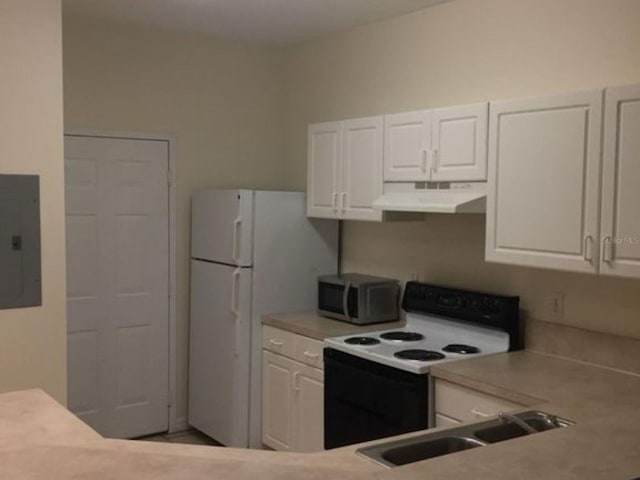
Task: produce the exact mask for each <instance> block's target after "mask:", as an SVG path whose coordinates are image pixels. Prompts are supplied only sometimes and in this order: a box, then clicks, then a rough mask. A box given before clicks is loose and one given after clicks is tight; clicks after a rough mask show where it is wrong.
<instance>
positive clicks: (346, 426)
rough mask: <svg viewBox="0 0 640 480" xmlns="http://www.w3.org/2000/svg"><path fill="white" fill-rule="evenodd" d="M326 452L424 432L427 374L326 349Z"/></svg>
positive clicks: (426, 426)
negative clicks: (405, 434)
mask: <svg viewBox="0 0 640 480" xmlns="http://www.w3.org/2000/svg"><path fill="white" fill-rule="evenodd" d="M324 368H325V369H324V381H325V385H324V405H325V406H324V409H325V415H324V428H325V429H324V432H325V433H324V435H325V437H324V444H325V448H326V449H330V448H336V447H342V446H344V445H352V444H354V443H360V442H365V441H368V440H375V439H378V438H383V437H390V436H393V435H399V434H402V433H407V432H412V431H416V430H424V429H426V428H428V427H429V425H428V423H429V421H428V418H429V415H428V412H429V408H428V402H429V398H428V375H427V374H422V375H417V374H413V373H409V372H405V371H403V370H399V369H397V368H392V367H388V366H386V365H382V364H379V363H376V362H372V361H369V360H364V359H362V358H359V357H355V356H353V355H349V354H346V353H343V352H340V351H338V350H334V349H331V348H325V349H324Z"/></svg>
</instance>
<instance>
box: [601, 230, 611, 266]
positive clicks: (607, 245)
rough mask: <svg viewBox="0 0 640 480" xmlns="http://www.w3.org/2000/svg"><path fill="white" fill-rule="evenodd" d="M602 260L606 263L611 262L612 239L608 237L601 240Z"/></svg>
mask: <svg viewBox="0 0 640 480" xmlns="http://www.w3.org/2000/svg"><path fill="white" fill-rule="evenodd" d="M602 260H604V261H605V262H607V263H611V262H612V261H613V239H612V238H611V236H610V235H607V236H606V237H604V239H603V240H602Z"/></svg>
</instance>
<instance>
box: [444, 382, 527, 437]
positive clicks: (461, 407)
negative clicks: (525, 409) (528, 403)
mask: <svg viewBox="0 0 640 480" xmlns="http://www.w3.org/2000/svg"><path fill="white" fill-rule="evenodd" d="M434 388H435V394H434V402H435V405H434V407H435V416H436V424H435V426H436V427H450V426H456V425H459V424H461V423H466V422H472V421H475V420H481V419H483V418H485V417H493V416H495V415H497V414H498V413H499V412H507V411H509V410H515V409H516V408H519V407H521V406H522V405H519V404H517V403H514V402H510V401H508V400H504V399H502V398H497V397H494V396H492V395H487V394H486V393H482V392H478V391H477V390H473V389H470V388H467V387H463V386H462V385H457V384H455V383H450V382H447V381H445V380H440V379H436V380H435V382H434Z"/></svg>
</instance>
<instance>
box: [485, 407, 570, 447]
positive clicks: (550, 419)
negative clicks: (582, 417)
mask: <svg viewBox="0 0 640 480" xmlns="http://www.w3.org/2000/svg"><path fill="white" fill-rule="evenodd" d="M516 417H518V418H519V419H520V420H522V421H524V422H525V423H526V424H527V425H529V426H530V427H531V428H533V429H534V430H535V431H536V433H539V432H545V431H547V430H553V429H555V428H561V427H568V426H569V425H572V422H570V421H568V420H565V419H563V418H558V417H555V416H553V415H548V414H546V413H544V412H538V411H532V412H525V413H520V414H517V415H516ZM525 435H529V432H527V431H526V430H525V429H524V428H522V427H521V426H520V425H518V424H516V423H501V424H498V425H492V426H488V427H487V428H481V429H478V430H474V431H473V436H474V437H476V438H478V439H480V440H482V441H483V442H487V443H496V442H503V441H505V440H511V439H512V438H518V437H524V436H525Z"/></svg>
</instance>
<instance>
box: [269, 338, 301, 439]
mask: <svg viewBox="0 0 640 480" xmlns="http://www.w3.org/2000/svg"><path fill="white" fill-rule="evenodd" d="M262 358H263V364H262V368H263V375H262V402H263V405H262V441H263V442H264V444H265V445H268V446H270V447H271V448H275V449H276V450H291V449H293V421H292V420H293V419H292V416H291V412H292V410H293V372H294V368H295V362H294V361H293V360H290V359H288V358H287V357H283V356H282V355H277V354H275V353H271V352H268V351H266V350H265V351H264V354H263V356H262Z"/></svg>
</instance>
